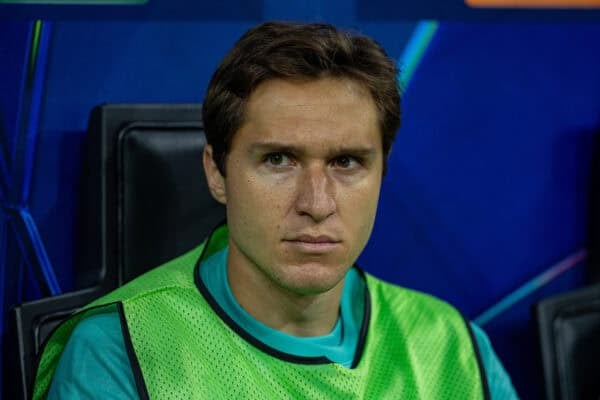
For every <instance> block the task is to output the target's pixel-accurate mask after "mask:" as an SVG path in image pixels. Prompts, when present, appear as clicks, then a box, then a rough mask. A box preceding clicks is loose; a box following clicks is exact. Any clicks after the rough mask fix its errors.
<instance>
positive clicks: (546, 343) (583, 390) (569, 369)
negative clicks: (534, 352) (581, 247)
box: [535, 284, 600, 400]
mask: <svg viewBox="0 0 600 400" xmlns="http://www.w3.org/2000/svg"><path fill="white" fill-rule="evenodd" d="M535 311H536V319H537V323H538V330H539V336H540V346H541V354H542V364H543V369H544V383H545V389H546V398H547V399H548V400H559V399H560V400H581V399H598V398H600V379H598V360H600V284H599V285H595V286H591V287H586V288H583V289H579V290H576V291H573V292H569V293H566V294H561V295H558V296H554V297H551V298H548V299H545V300H542V301H541V302H539V303H538V304H537V305H536V309H535Z"/></svg>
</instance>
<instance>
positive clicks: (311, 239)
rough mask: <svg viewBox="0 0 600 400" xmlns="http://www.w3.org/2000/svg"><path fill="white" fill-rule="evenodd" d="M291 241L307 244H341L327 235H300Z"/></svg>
mask: <svg viewBox="0 0 600 400" xmlns="http://www.w3.org/2000/svg"><path fill="white" fill-rule="evenodd" d="M290 241H291V242H305V243H339V240H335V239H334V238H332V237H331V236H327V235H319V236H312V235H300V236H297V237H295V238H293V239H292V240H290Z"/></svg>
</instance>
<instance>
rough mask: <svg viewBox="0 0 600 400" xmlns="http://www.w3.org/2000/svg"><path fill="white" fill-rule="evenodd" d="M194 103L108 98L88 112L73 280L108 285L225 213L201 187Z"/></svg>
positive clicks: (177, 250)
mask: <svg viewBox="0 0 600 400" xmlns="http://www.w3.org/2000/svg"><path fill="white" fill-rule="evenodd" d="M201 115H202V111H201V106H200V105H199V104H178V105H165V104H150V105H149V104H135V105H132V104H113V105H103V106H99V107H96V108H95V109H94V110H93V111H92V114H91V117H90V127H89V132H88V135H89V137H88V140H87V156H86V159H87V160H88V161H87V162H86V165H85V166H84V170H83V171H84V172H83V174H84V177H85V178H84V186H83V194H82V198H83V204H84V206H83V207H82V209H83V210H85V212H84V213H83V215H82V216H81V218H80V221H81V224H82V227H81V232H82V233H83V237H84V238H85V240H84V241H83V242H82V245H81V246H80V253H79V256H78V263H77V266H78V269H77V281H78V287H80V288H83V287H88V286H91V285H94V284H97V283H98V282H102V284H103V285H104V286H106V287H108V288H109V289H112V288H114V287H117V286H121V285H122V284H123V283H125V282H127V281H129V280H130V279H132V278H134V277H136V276H138V275H140V274H141V273H143V272H145V271H147V270H148V269H150V268H152V267H155V266H157V265H159V264H162V263H164V262H166V261H167V260H169V259H171V258H173V257H174V256H176V255H179V254H182V253H184V252H186V251H187V250H190V249H191V248H193V247H194V246H196V245H198V243H200V242H201V241H202V239H204V237H206V236H207V235H208V233H210V230H211V229H212V228H213V227H214V226H215V225H216V224H217V223H218V222H219V221H220V220H222V219H223V218H224V217H225V209H224V207H223V206H222V205H221V204H220V203H218V202H216V201H215V200H214V199H213V198H212V196H211V195H210V193H209V192H208V189H207V186H206V178H205V176H204V171H203V167H202V151H203V149H204V144H205V138H204V133H203V127H202V122H201Z"/></svg>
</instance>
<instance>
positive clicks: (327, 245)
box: [284, 235, 341, 254]
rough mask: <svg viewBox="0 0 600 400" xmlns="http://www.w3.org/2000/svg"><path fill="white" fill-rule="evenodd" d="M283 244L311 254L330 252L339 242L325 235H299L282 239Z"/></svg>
mask: <svg viewBox="0 0 600 400" xmlns="http://www.w3.org/2000/svg"><path fill="white" fill-rule="evenodd" d="M284 242H285V243H286V244H289V245H290V246H292V247H294V248H296V249H297V250H299V251H301V252H304V253H313V254H316V253H327V252H330V251H332V250H334V249H336V248H337V247H338V246H340V244H341V240H337V239H335V238H333V237H331V236H327V235H318V236H313V235H299V236H295V237H292V238H290V239H284Z"/></svg>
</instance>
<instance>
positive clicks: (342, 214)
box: [34, 23, 516, 399]
mask: <svg viewBox="0 0 600 400" xmlns="http://www.w3.org/2000/svg"><path fill="white" fill-rule="evenodd" d="M399 103H400V96H399V92H398V83H397V70H396V67H395V65H394V63H393V61H392V60H390V59H389V58H388V57H387V56H386V55H385V53H384V51H383V50H382V49H381V48H380V47H379V45H377V44H376V43H375V42H374V41H372V40H371V39H369V38H366V37H363V36H359V35H350V34H347V33H343V32H340V31H338V30H336V29H335V28H333V27H331V26H328V25H304V24H281V23H266V24H262V25H260V26H258V27H256V28H253V29H251V30H250V31H248V32H247V33H246V34H245V35H244V36H243V37H242V38H241V39H240V40H239V41H238V43H237V44H236V45H235V47H234V48H233V49H232V50H231V51H230V52H229V54H228V55H227V56H226V57H225V58H224V60H223V61H222V63H221V65H220V66H219V67H218V69H217V71H216V72H215V74H214V76H213V78H212V80H211V82H210V85H209V88H208V91H207V94H206V98H205V101H204V105H203V119H204V124H205V130H206V136H207V142H208V144H207V146H206V148H205V151H204V156H203V162H204V169H205V172H206V176H207V181H208V185H209V188H210V191H211V193H212V195H213V196H214V197H215V199H217V200H218V201H220V202H222V203H223V204H225V205H226V208H227V225H226V226H225V225H223V226H220V227H217V228H216V229H215V231H214V232H213V233H212V234H211V236H210V237H209V238H208V239H207V240H206V241H205V242H204V243H203V244H202V245H201V246H199V247H198V248H197V249H195V250H193V251H191V252H189V253H187V254H185V255H183V256H181V257H179V258H177V259H175V260H172V261H171V262H169V263H167V264H166V265H164V266H161V267H159V268H156V269H154V270H153V271H151V272H149V273H147V274H145V275H144V276H142V277H140V278H138V279H136V280H134V281H132V282H130V283H129V284H127V285H125V286H124V287H122V288H120V289H118V290H116V291H115V292H113V293H111V294H109V295H108V296H105V297H104V298H102V299H100V300H98V301H96V302H94V303H93V304H92V305H90V306H89V307H87V308H86V309H85V310H84V311H83V312H80V313H78V314H76V315H75V316H73V317H72V318H71V319H69V320H68V321H67V322H66V323H64V324H63V325H62V326H61V328H60V329H58V330H57V332H56V333H55V334H54V335H53V337H52V339H51V340H50V341H49V343H48V345H47V346H46V348H45V351H44V354H43V357H42V358H41V361H40V365H39V369H38V374H37V377H36V386H35V394H34V397H35V398H41V397H44V396H46V395H48V397H49V398H61V399H62V398H148V397H150V398H157V399H162V398H173V399H190V398H219V399H231V398H249V399H259V398H260V399H263V398H267V399H271V398H294V399H296V398H311V399H312V398H331V399H341V398H366V399H387V398H400V399H478V398H489V396H490V392H491V395H492V398H494V399H499V398H515V397H516V395H515V393H514V390H513V389H512V386H511V384H510V380H509V379H508V377H507V376H506V373H505V372H504V370H503V369H502V367H501V365H500V363H499V362H498V360H497V359H496V357H495V355H494V353H493V350H492V349H491V347H490V344H489V341H488V340H487V338H486V337H485V334H483V333H482V332H481V331H480V330H479V329H478V328H476V327H475V328H473V327H472V326H471V325H470V324H469V323H468V322H466V321H465V320H464V319H463V318H462V316H461V315H460V314H459V313H458V312H457V311H456V310H454V309H453V308H452V307H451V306H449V305H447V304H445V303H443V302H442V301H440V300H437V299H434V298H432V297H429V296H427V295H424V294H420V293H416V292H413V291H409V290H406V289H401V288H399V287H396V286H393V285H390V284H387V283H384V282H382V281H379V280H377V279H376V278H374V277H372V276H370V275H368V274H365V273H363V272H362V271H361V270H360V269H359V268H358V267H356V266H355V265H354V263H355V261H356V259H357V258H358V256H359V254H360V252H361V251H362V250H363V248H364V246H365V245H366V243H367V240H368V238H369V236H370V234H371V230H372V228H373V223H374V219H375V213H376V208H377V202H378V198H379V191H380V186H381V181H382V177H383V175H384V173H385V167H386V160H387V156H388V154H389V151H390V148H391V144H392V141H393V138H394V136H395V134H396V131H397V129H398V126H399V121H400V104H399Z"/></svg>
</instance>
